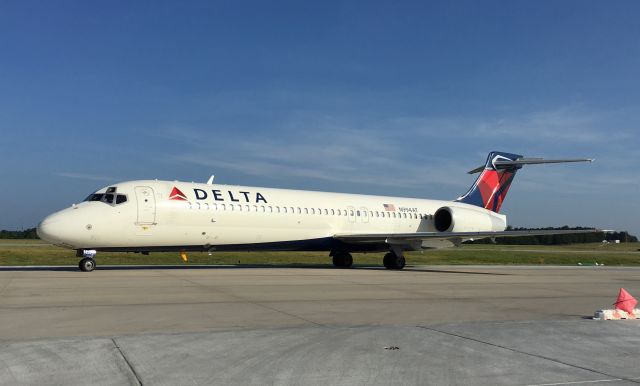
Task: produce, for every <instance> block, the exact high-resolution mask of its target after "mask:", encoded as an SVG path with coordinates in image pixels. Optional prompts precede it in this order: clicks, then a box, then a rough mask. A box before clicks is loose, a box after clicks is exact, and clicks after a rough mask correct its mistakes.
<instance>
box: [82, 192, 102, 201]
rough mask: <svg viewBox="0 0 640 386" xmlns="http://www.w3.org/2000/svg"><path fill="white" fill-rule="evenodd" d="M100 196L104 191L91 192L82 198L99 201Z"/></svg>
mask: <svg viewBox="0 0 640 386" xmlns="http://www.w3.org/2000/svg"><path fill="white" fill-rule="evenodd" d="M102 196H104V193H91V194H90V195H89V196H88V197H87V198H85V199H84V200H85V201H100V200H102Z"/></svg>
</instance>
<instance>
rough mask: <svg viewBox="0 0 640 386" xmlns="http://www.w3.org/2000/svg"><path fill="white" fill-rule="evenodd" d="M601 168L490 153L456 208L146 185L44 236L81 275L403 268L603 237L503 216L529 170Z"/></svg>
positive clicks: (52, 222)
mask: <svg viewBox="0 0 640 386" xmlns="http://www.w3.org/2000/svg"><path fill="white" fill-rule="evenodd" d="M592 161H593V159H586V158H585V159H556V160H545V159H542V158H525V157H523V156H522V155H518V154H511V153H506V152H500V151H493V152H491V153H489V155H488V157H487V160H486V162H485V164H484V165H482V166H480V167H478V168H476V169H473V170H471V171H470V172H469V174H475V173H480V174H479V176H478V177H477V179H476V181H475V182H474V184H473V185H472V186H471V188H470V189H469V190H468V191H467V192H466V193H465V194H464V195H462V196H461V197H459V198H457V199H455V200H453V201H445V200H429V199H418V198H405V197H389V196H372V195H361V194H346V193H332V192H317V191H304V190H289V189H272V188H261V187H249V186H230V185H218V184H214V183H213V176H212V178H211V179H209V181H208V182H207V183H204V184H202V183H187V182H179V181H159V180H140V181H127V182H121V183H117V184H113V185H109V186H107V187H104V188H102V189H100V190H98V191H96V192H94V193H92V194H90V195H89V196H88V197H87V198H86V199H85V200H84V201H83V202H81V203H79V204H73V205H72V206H71V207H70V208H66V209H64V210H61V211H59V212H56V213H53V214H51V215H49V216H47V217H46V218H45V219H44V220H42V222H41V223H40V224H39V225H38V227H37V233H38V236H39V237H40V238H41V239H43V240H45V241H48V242H50V243H52V244H54V245H57V246H61V247H66V248H69V249H75V250H76V251H77V254H76V256H78V257H82V259H81V260H80V262H79V265H78V266H79V268H80V270H81V271H85V272H91V271H93V270H94V269H95V267H96V263H95V259H94V257H95V254H96V251H112V252H140V253H143V254H148V253H149V252H156V251H176V252H179V253H180V254H181V256H182V257H183V259H186V253H187V252H193V251H198V252H213V251H264V250H278V251H328V252H329V256H330V257H331V258H332V261H333V264H334V266H335V267H338V268H349V267H351V266H352V264H353V257H352V255H351V253H353V252H387V253H386V254H385V255H384V258H383V265H384V266H385V268H387V269H390V270H400V269H403V268H404V266H405V264H406V259H405V257H404V252H405V251H419V250H423V249H432V248H442V247H451V246H459V245H460V244H461V243H462V242H464V241H466V240H472V239H479V238H487V237H489V238H495V237H514V236H526V235H548V234H563V233H583V232H593V231H595V230H582V231H579V230H565V231H557V230H552V231H549V230H546V231H545V230H540V231H510V230H509V231H507V230H505V229H506V227H507V217H506V216H505V215H504V214H500V213H499V212H500V207H501V206H502V204H503V203H504V199H505V197H506V195H507V192H508V190H509V187H510V186H511V182H512V181H513V178H514V176H515V174H516V172H517V171H518V170H519V169H521V168H522V167H523V166H525V165H535V164H549V163H565V162H592Z"/></svg>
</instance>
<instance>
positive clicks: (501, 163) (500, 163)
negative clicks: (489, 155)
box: [468, 158, 594, 174]
mask: <svg viewBox="0 0 640 386" xmlns="http://www.w3.org/2000/svg"><path fill="white" fill-rule="evenodd" d="M593 161H594V159H593V158H571V159H543V158H518V159H516V160H506V159H505V160H496V161H494V162H493V165H494V166H495V167H496V168H500V169H502V168H501V167H504V168H506V167H508V166H523V165H539V164H560V163H567V162H593ZM485 168H486V166H479V167H477V168H475V169H473V170H471V171H469V172H468V173H469V174H475V173H479V172H481V171H483V170H484V169H485Z"/></svg>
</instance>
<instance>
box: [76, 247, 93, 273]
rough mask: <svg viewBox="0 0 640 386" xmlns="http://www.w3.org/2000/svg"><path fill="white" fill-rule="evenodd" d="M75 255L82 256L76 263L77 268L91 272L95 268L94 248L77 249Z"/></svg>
mask: <svg viewBox="0 0 640 386" xmlns="http://www.w3.org/2000/svg"><path fill="white" fill-rule="evenodd" d="M76 256H77V257H82V258H83V259H82V260H80V263H78V268H80V270H81V271H82V272H91V271H93V270H94V269H96V261H95V260H94V259H93V258H94V257H95V256H96V251H95V250H93V249H84V250H83V249H78V250H77V251H76Z"/></svg>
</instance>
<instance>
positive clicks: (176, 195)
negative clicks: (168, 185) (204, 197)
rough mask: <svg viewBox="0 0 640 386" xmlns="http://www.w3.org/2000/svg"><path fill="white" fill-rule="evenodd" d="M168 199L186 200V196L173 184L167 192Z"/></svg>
mask: <svg viewBox="0 0 640 386" xmlns="http://www.w3.org/2000/svg"><path fill="white" fill-rule="evenodd" d="M169 200H178V201H187V196H185V195H184V193H182V192H181V191H180V189H178V188H176V187H175V186H174V187H173V189H172V190H171V193H170V194H169Z"/></svg>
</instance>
